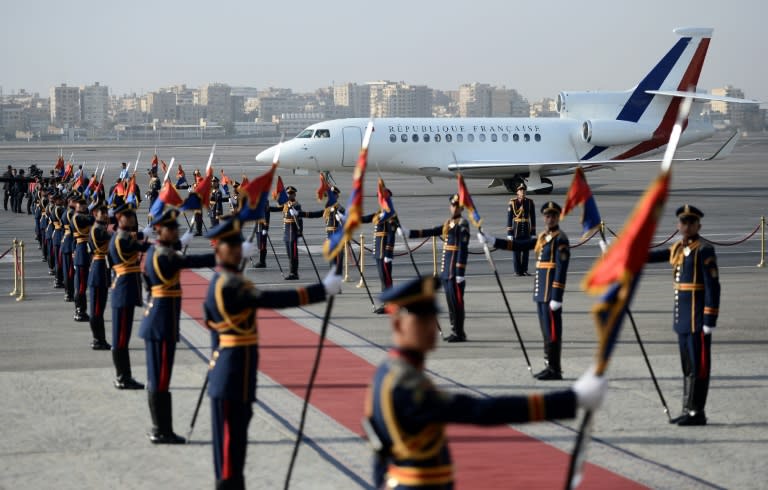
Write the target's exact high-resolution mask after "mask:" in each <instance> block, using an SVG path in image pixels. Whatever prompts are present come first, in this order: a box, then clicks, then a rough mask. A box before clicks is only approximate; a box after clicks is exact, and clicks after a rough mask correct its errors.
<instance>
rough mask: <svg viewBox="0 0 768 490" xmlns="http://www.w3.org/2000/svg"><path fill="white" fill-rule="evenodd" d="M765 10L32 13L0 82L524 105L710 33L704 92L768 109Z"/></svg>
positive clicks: (132, 6) (617, 74) (682, 6)
mask: <svg viewBox="0 0 768 490" xmlns="http://www.w3.org/2000/svg"><path fill="white" fill-rule="evenodd" d="M767 20H768V2H766V0H730V1H724V0H719V1H710V0H695V1H694V0H685V1H681V0H645V1H643V2H634V1H617V0H596V1H592V0H582V1H565V0H563V1H546V0H537V1H534V0H526V1H511V0H488V1H484V0H479V1H460V2H448V1H444V0H443V1H434V0H410V1H402V0H389V1H377V2H369V1H365V0H357V1H349V0H325V1H319V0H315V1H311V2H309V1H305V0H291V1H271V2H256V1H251V2H246V1H242V2H235V1H230V0H217V1H200V0H185V1H175V0H173V1H166V0H154V1H146V0H134V1H127V2H110V1H104V0H99V1H96V0H65V1H60V0H57V1H48V0H27V1H25V2H14V6H13V7H9V6H6V7H4V8H3V11H2V24H3V28H2V29H0V46H2V48H0V85H1V86H2V87H3V90H4V93H6V94H8V93H11V92H13V91H18V90H19V89H21V88H26V89H31V90H33V91H38V92H40V93H41V95H45V96H47V94H48V90H49V88H50V87H51V86H53V85H58V84H60V83H67V84H69V85H83V84H92V83H93V82H95V81H99V82H101V83H102V84H104V85H108V86H109V87H110V90H111V92H112V93H114V94H123V93H128V92H137V93H142V92H148V91H152V90H155V89H157V88H159V87H162V86H168V85H172V84H176V83H186V84H187V85H189V86H192V87H197V86H200V85H202V84H204V83H206V82H224V83H228V84H230V85H236V86H240V85H244V86H252V87H257V88H264V87H268V86H275V87H288V88H292V89H294V90H295V91H310V90H313V89H315V88H318V87H323V86H329V85H331V84H333V83H334V82H335V83H337V84H338V83H343V82H348V81H349V82H365V81H370V80H378V79H388V80H395V81H399V80H402V81H405V82H408V83H412V84H426V85H429V86H430V87H433V88H439V89H456V88H457V87H458V86H459V85H460V84H461V83H466V82H472V81H480V82H486V83H491V84H494V85H506V86H507V87H510V88H516V89H518V90H519V91H520V92H521V93H522V94H523V95H524V96H526V97H528V98H529V99H530V100H535V99H539V98H541V97H545V96H549V97H554V96H555V95H556V94H557V93H558V92H559V91H561V90H584V89H626V88H629V87H631V86H633V85H635V84H636V83H637V82H638V81H639V80H640V79H641V78H642V76H644V75H645V74H646V73H647V72H648V70H649V69H650V68H651V67H652V66H653V65H654V64H655V63H656V62H657V61H658V60H659V59H660V58H661V56H662V55H663V54H664V53H666V51H667V50H668V49H669V48H670V47H671V46H672V44H673V43H674V42H675V41H676V39H677V38H676V36H675V35H674V34H672V29H673V28H675V27H680V26H701V27H713V28H714V29H715V32H714V36H713V39H712V42H711V44H710V48H709V52H708V55H707V59H706V62H705V64H704V70H703V72H702V76H701V79H700V84H699V86H700V88H706V89H709V88H712V87H717V86H722V85H724V84H726V83H728V84H731V85H734V86H736V87H740V88H742V89H744V92H745V94H746V96H747V97H750V98H756V99H760V100H763V101H768V67H767V66H768V63H766V49H768V29H766V26H765V23H766V21H767Z"/></svg>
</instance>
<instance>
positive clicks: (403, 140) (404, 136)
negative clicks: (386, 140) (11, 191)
mask: <svg viewBox="0 0 768 490" xmlns="http://www.w3.org/2000/svg"><path fill="white" fill-rule="evenodd" d="M400 141H402V142H403V143H408V135H407V134H405V133H403V134H401V135H400Z"/></svg>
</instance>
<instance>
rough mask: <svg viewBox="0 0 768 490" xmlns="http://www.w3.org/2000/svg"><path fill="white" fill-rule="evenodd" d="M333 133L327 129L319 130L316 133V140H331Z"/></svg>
mask: <svg viewBox="0 0 768 490" xmlns="http://www.w3.org/2000/svg"><path fill="white" fill-rule="evenodd" d="M330 137H331V132H330V131H329V130H327V129H318V130H317V131H315V138H330Z"/></svg>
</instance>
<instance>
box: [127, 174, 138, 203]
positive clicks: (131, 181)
mask: <svg viewBox="0 0 768 490" xmlns="http://www.w3.org/2000/svg"><path fill="white" fill-rule="evenodd" d="M125 202H126V203H132V204H133V205H134V206H136V207H137V208H138V207H139V198H138V197H137V196H136V175H135V174H134V175H131V176H130V177H129V178H128V187H127V188H126V189H125Z"/></svg>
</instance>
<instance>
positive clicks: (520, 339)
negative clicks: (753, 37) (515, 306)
mask: <svg viewBox="0 0 768 490" xmlns="http://www.w3.org/2000/svg"><path fill="white" fill-rule="evenodd" d="M478 230H479V231H480V233H483V228H482V227H478ZM483 252H485V258H486V260H488V264H489V265H490V267H491V271H493V275H494V277H495V278H496V284H498V285H499V291H501V297H502V298H504V305H505V306H506V307H507V313H509V318H510V319H511V320H512V326H513V327H514V329H515V335H516V336H517V341H518V343H519V344H520V350H522V351H523V357H524V358H525V364H526V365H527V366H528V372H529V373H530V374H531V376H533V369H531V361H530V359H528V352H527V351H526V350H525V344H524V343H523V337H522V336H521V335H520V329H519V328H517V321H515V315H514V313H512V308H511V307H510V306H509V300H508V299H507V293H506V292H505V291H504V286H503V285H502V284H501V278H500V277H499V271H498V270H497V269H496V263H495V262H494V261H493V257H491V251H490V250H489V249H488V243H486V240H483Z"/></svg>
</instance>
